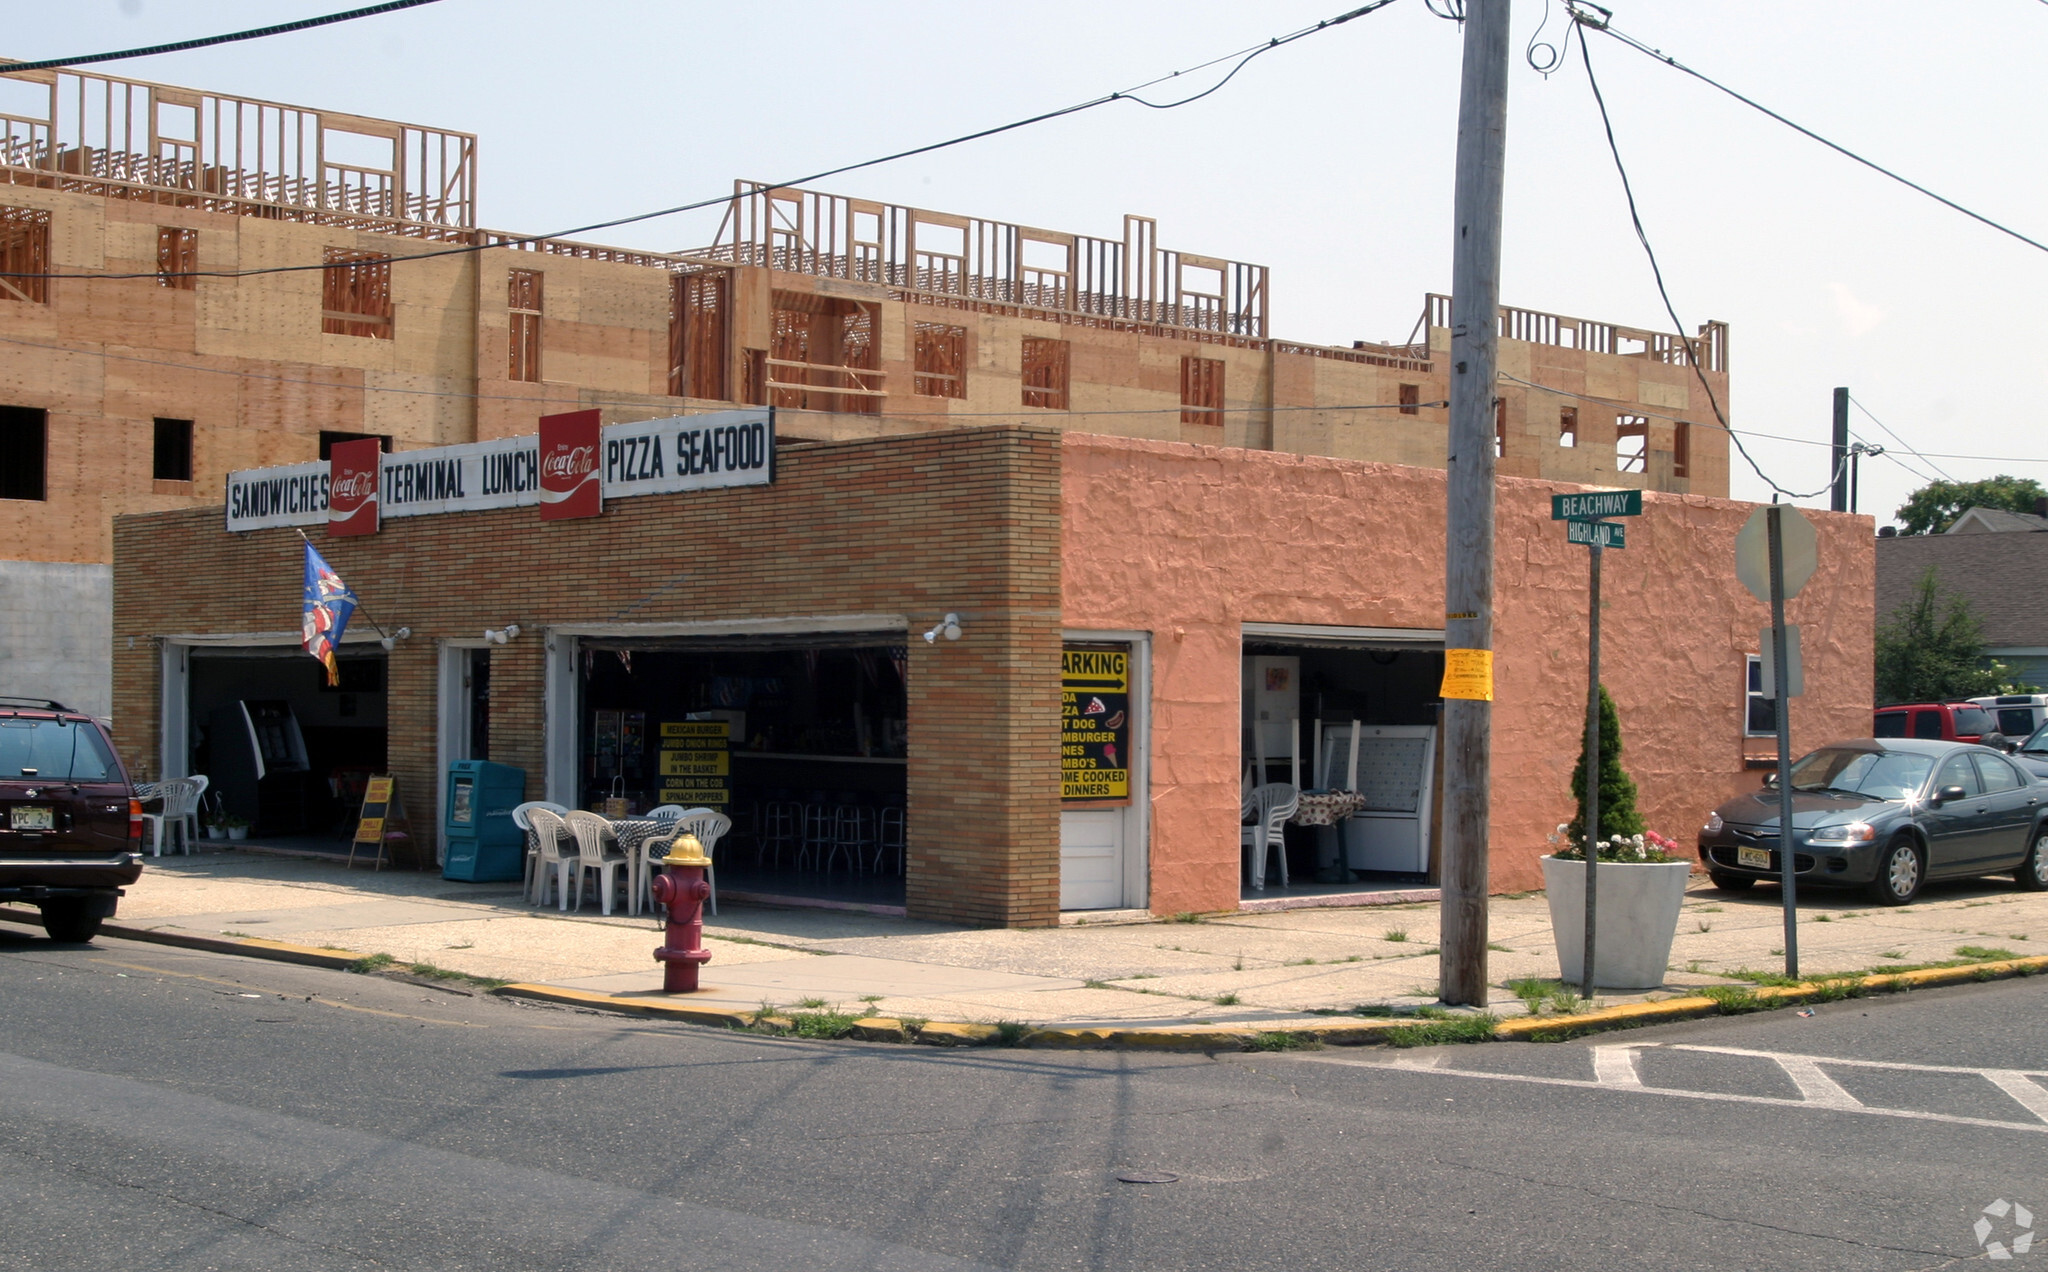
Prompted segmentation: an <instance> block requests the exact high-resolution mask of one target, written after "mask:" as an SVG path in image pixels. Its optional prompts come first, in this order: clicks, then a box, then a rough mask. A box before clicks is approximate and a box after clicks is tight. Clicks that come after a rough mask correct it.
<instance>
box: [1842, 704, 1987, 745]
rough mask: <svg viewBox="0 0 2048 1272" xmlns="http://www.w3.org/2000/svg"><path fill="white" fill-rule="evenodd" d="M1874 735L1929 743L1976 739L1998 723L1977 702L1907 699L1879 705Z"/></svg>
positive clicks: (1871, 733) (1874, 724) (1872, 730)
mask: <svg viewBox="0 0 2048 1272" xmlns="http://www.w3.org/2000/svg"><path fill="white" fill-rule="evenodd" d="M1871 723H1872V728H1871V732H1870V736H1872V737H1874V738H1919V739H1921V740H1922V741H1927V742H1975V741H1976V740H1977V739H1979V738H1981V737H1983V736H1984V735H1985V734H1987V733H1990V732H1992V731H1994V730H1995V729H1996V728H1997V727H1998V722H1997V721H1995V720H1993V719H1992V718H1991V713H1990V712H1989V711H1986V710H1985V709H1984V708H1982V707H1980V706H1978V705H1977V704H1976V703H1974V702H1908V703H1903V704H1899V705H1895V706H1888V707H1879V708H1878V709H1877V714H1876V717H1875V719H1874V720H1873V721H1872V722H1871Z"/></svg>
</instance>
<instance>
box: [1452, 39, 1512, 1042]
mask: <svg viewBox="0 0 2048 1272" xmlns="http://www.w3.org/2000/svg"><path fill="white" fill-rule="evenodd" d="M1508 7H1509V0H1466V5H1465V65H1464V80H1463V87H1462V90H1461V92H1460V95H1459V101H1458V160H1457V186H1456V191H1455V206H1454V210H1453V220H1454V221H1455V222H1456V229H1455V236H1454V238H1453V239H1452V245H1451V355H1450V362H1451V374H1450V401H1451V433H1450V456H1449V462H1448V464H1447V468H1448V470H1449V471H1448V480H1447V483H1446V487H1447V490H1446V495H1445V500H1446V507H1445V518H1444V532H1445V564H1444V611H1445V612H1444V650H1445V658H1444V663H1445V668H1444V670H1445V677H1444V679H1445V688H1444V814H1443V815H1444V842H1443V858H1442V861H1443V901H1442V916H1441V939H1440V941H1439V946H1440V948H1441V951H1442V955H1441V960H1440V963H1439V967H1440V968H1441V970H1440V972H1439V974H1438V982H1437V983H1438V989H1437V994H1438V997H1440V998H1441V999H1442V1000H1443V1001H1444V1002H1447V1003H1456V1004H1460V1005H1467V1006H1473V1007H1484V1006H1485V1005H1486V1000H1487V976H1486V941H1487V933H1486V901H1487V851H1488V842H1487V835H1488V830H1489V826H1488V819H1489V811H1490V810H1489V804H1490V801H1491V798H1492V787H1493V781H1492V760H1493V756H1492V752H1493V507H1494V491H1493V437H1494V395H1495V393H1496V387H1495V380H1494V358H1495V353H1496V350H1497V347H1498V345H1499V332H1500V317H1499V315H1500V226H1501V187H1502V173H1503V170H1504V168H1505V166H1506V156H1507V125H1508Z"/></svg>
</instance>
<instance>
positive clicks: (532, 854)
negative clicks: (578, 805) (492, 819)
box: [512, 799, 569, 904]
mask: <svg viewBox="0 0 2048 1272" xmlns="http://www.w3.org/2000/svg"><path fill="white" fill-rule="evenodd" d="M535 808H538V809H541V810H542V811H544V812H549V813H553V814H554V815H555V816H557V817H560V816H561V815H562V814H563V813H566V812H568V811H569V810H568V809H567V808H564V807H563V806H562V805H560V804H550V803H549V802H548V801H546V800H544V799H530V800H527V801H526V802H525V803H524V804H520V805H517V806H516V807H514V808H513V809H512V824H513V825H514V826H517V827H519V829H520V830H522V831H524V832H525V834H526V894H527V896H528V897H532V896H533V880H534V875H535V873H536V868H537V867H538V866H539V865H540V835H539V834H538V833H537V832H536V831H535V830H534V828H533V823H532V822H530V821H528V820H527V817H526V814H527V812H528V810H530V809H535ZM535 904H539V902H535Z"/></svg>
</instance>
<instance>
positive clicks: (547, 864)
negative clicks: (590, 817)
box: [526, 806, 576, 910]
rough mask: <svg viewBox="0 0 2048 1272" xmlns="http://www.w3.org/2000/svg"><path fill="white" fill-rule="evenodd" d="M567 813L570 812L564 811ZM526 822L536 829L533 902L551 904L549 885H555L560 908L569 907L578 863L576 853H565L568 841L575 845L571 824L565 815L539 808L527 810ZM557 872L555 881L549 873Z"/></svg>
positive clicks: (557, 902)
mask: <svg viewBox="0 0 2048 1272" xmlns="http://www.w3.org/2000/svg"><path fill="white" fill-rule="evenodd" d="M563 811H564V812H566V811H567V810H566V809H565V810H563ZM526 823H527V825H528V826H530V827H532V829H533V839H534V871H533V903H534V904H535V905H546V904H547V903H548V886H549V884H550V883H552V884H553V885H554V890H555V895H556V904H557V906H558V907H559V908H560V909H563V910H567V909H568V908H569V868H570V867H571V866H573V865H574V864H575V863H576V856H575V855H574V854H564V853H563V852H562V845H563V843H564V842H573V841H574V838H575V837H574V836H573V835H572V834H571V833H570V830H569V824H568V823H567V822H565V821H563V820H562V813H557V812H554V811H553V810H551V809H547V808H541V807H538V806H533V807H528V808H527V809H526ZM550 870H553V871H554V878H553V879H552V880H550V879H549V877H548V872H549V871H550Z"/></svg>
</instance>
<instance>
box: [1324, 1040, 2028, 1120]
mask: <svg viewBox="0 0 2048 1272" xmlns="http://www.w3.org/2000/svg"><path fill="white" fill-rule="evenodd" d="M1651 1050H1662V1051H1689V1052H1701V1053H1706V1054H1710V1055H1727V1056H1744V1057H1752V1058H1755V1059H1761V1060H1769V1061H1770V1062H1772V1063H1773V1064H1775V1065H1777V1066H1778V1068H1779V1069H1780V1071H1782V1072H1783V1073H1784V1074H1785V1076H1786V1077H1787V1078H1788V1079H1790V1080H1791V1082H1792V1084H1793V1086H1794V1087H1795V1088H1797V1089H1798V1091H1799V1095H1798V1096H1797V1097H1785V1096H1774V1095H1745V1094H1741V1093H1738V1092H1733V1091H1696V1090H1691V1089H1687V1088H1683V1087H1664V1086H1653V1085H1651V1084H1649V1083H1646V1082H1644V1081H1643V1077H1642V1072H1641V1070H1640V1069H1639V1068H1638V1067H1637V1064H1636V1053H1637V1052H1640V1051H1651ZM1452 1054H1453V1053H1451V1052H1436V1053H1433V1054H1426V1055H1402V1056H1399V1057H1396V1058H1394V1059H1392V1060H1391V1061H1385V1060H1370V1059H1362V1058H1353V1057H1349V1056H1337V1055H1330V1054H1327V1053H1315V1052H1307V1053H1296V1056H1295V1058H1296V1059H1298V1060H1301V1061H1303V1062H1305V1063H1310V1064H1335V1065H1345V1066H1350V1067H1356V1068H1366V1069H1381V1070H1387V1069H1392V1070H1396V1071H1399V1072H1407V1073H1422V1074H1433V1075H1435V1076H1438V1077H1447V1078H1475V1079H1479V1080H1482V1081H1487V1082H1521V1083H1528V1084H1532V1085H1535V1086H1555V1087H1576V1088H1579V1089H1580V1090H1588V1091H1622V1092H1630V1093H1634V1094H1638V1095H1662V1096H1669V1097H1671V1098H1673V1099H1680V1100H1706V1101H1709V1102H1712V1103H1720V1104H1761V1105H1768V1106H1771V1107H1775V1108H1795V1109H1820V1110H1824V1111H1827V1112H1833V1113H1856V1114H1863V1115H1867V1116H1872V1117H1895V1118H1905V1119H1907V1120H1910V1121H1918V1122H1946V1123H1949V1124H1951V1125H1956V1126H1985V1127H1992V1128H1996V1129H1999V1130H2011V1131H2036V1132H2048V1086H2043V1085H2042V1084H2041V1083H2040V1082H2039V1081H2038V1079H2042V1078H2048V1071H2044V1070H2039V1069H1980V1068H1971V1067H1967V1066H1964V1065H1944V1064H1909V1063H1907V1062H1904V1061H1889V1060H1857V1059H1851V1058H1848V1057H1845V1056H1814V1055H1803V1054H1800V1053H1797V1052H1784V1051H1757V1050H1752V1049H1750V1048H1746V1047H1708V1046H1695V1045H1689V1044H1684V1043H1623V1044H1618V1045H1610V1046H1596V1047H1592V1048H1589V1049H1588V1053H1587V1054H1588V1056H1589V1058H1590V1059H1591V1062H1592V1067H1593V1076H1592V1077H1591V1078H1553V1077H1545V1076H1540V1075H1537V1074H1528V1073H1501V1072H1497V1071H1490V1070H1485V1069H1459V1068H1453V1067H1451V1066H1450V1065H1448V1064H1447V1063H1446V1061H1448V1060H1449V1059H1450V1058H1451V1056H1452ZM1829 1068H1851V1069H1881V1070H1892V1071H1895V1072H1907V1073H1944V1074H1953V1075H1955V1076H1957V1077H1970V1078H1976V1079H1979V1080H1982V1081H1985V1082H1989V1083H1990V1084H1991V1085H1992V1086H1994V1087H1997V1088H1998V1089H1999V1090H2000V1091H2003V1092H2004V1093H2005V1094H2006V1095H2008V1096H2010V1097H2011V1098H2012V1099H2013V1101H2014V1102H2015V1103H2017V1104H2019V1105H2020V1107H2021V1108H2023V1109H2025V1110H2026V1112H2027V1113H2028V1114H2030V1115H2031V1116H2030V1118H2029V1120H2026V1121H2017V1120H2005V1119H2000V1118H1988V1117H1966V1116H1963V1115H1961V1114H1957V1113H1936V1112H1933V1111H1930V1110H1927V1109H1907V1108H1893V1107H1890V1106H1886V1105H1878V1104H1865V1103H1864V1102H1863V1101H1861V1100H1859V1099H1857V1098H1856V1097H1855V1096H1853V1095H1851V1094H1850V1093H1849V1092H1848V1091H1847V1090H1846V1089H1845V1088H1844V1087H1843V1086H1842V1085H1841V1083H1839V1082H1837V1081H1835V1079H1834V1078H1833V1077H1831V1076H1829V1075H1828V1073H1827V1072H1826V1070H1827V1069H1829Z"/></svg>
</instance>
